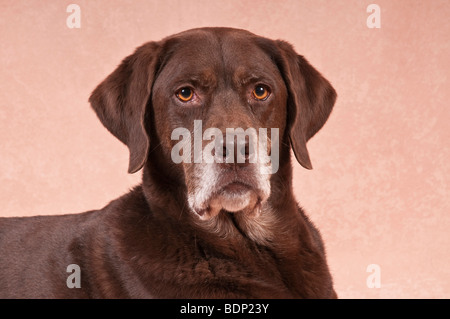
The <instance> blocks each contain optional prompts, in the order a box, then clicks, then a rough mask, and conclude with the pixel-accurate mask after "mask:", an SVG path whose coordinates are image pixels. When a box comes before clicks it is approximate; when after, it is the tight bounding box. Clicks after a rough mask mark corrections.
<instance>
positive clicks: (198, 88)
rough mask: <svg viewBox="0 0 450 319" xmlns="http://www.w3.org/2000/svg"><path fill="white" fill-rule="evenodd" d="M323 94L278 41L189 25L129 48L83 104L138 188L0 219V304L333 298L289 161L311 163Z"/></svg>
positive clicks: (319, 82) (328, 93)
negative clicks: (73, 209) (76, 210)
mask: <svg viewBox="0 0 450 319" xmlns="http://www.w3.org/2000/svg"><path fill="white" fill-rule="evenodd" d="M335 99H336V93H335V91H334V89H333V88H332V86H331V85H330V83H329V82H328V81H327V80H326V79H325V78H324V77H323V76H322V75H321V74H320V73H319V72H318V71H317V70H315V69H314V68H313V67H312V66H311V65H310V64H309V63H308V62H307V61H306V60H305V59H304V58H303V57H302V56H300V55H298V54H297V53H296V52H295V51H294V49H293V48H292V46H291V45H290V44H288V43H287V42H284V41H279V40H277V41H274V40H270V39H267V38H263V37H260V36H256V35H254V34H252V33H250V32H247V31H244V30H237V29H231V28H201V29H194V30H189V31H185V32H182V33H179V34H176V35H173V36H170V37H167V38H165V39H163V40H162V41H159V42H149V43H146V44H144V45H142V46H141V47H139V48H137V49H136V51H135V52H134V53H133V54H132V55H130V56H128V57H127V58H125V59H124V60H123V61H122V63H121V64H120V65H119V66H118V67H117V69H116V70H115V71H114V72H113V73H112V74H110V75H109V76H108V77H107V78H106V79H105V80H104V81H103V82H102V83H100V85H99V86H98V87H97V88H96V89H95V90H94V91H93V93H92V95H91V97H90V99H89V101H90V103H91V105H92V108H93V109H94V111H95V112H96V113H97V115H98V117H99V119H100V121H101V122H102V123H103V125H104V126H105V127H106V128H107V129H108V130H109V131H110V132H111V133H112V134H113V135H114V136H116V137H117V138H118V139H119V140H120V141H122V142H123V143H125V144H126V145H127V147H128V149H129V151H130V160H129V169H128V171H129V173H134V172H137V171H138V170H140V169H141V168H143V180H142V184H141V185H139V186H137V187H135V188H134V189H133V190H131V191H130V192H129V193H127V194H126V195H124V196H122V197H120V198H118V199H116V200H114V201H112V202H111V203H109V204H108V205H107V206H106V207H104V208H103V209H100V210H96V211H89V212H85V213H83V214H73V215H63V216H36V217H27V218H2V219H0V255H1V257H0V296H1V297H4V298H5V297H6V298H24V297H25V298H335V297H336V293H335V291H334V289H333V283H332V278H331V275H330V272H329V269H328V266H327V262H326V257H325V251H324V245H323V242H322V239H321V236H320V234H319V232H318V230H317V229H316V228H315V227H314V225H313V224H312V223H311V221H310V220H309V219H308V217H307V216H306V214H305V213H304V211H303V210H302V209H301V208H300V207H299V206H298V204H297V202H296V200H295V199H294V196H293V192H292V164H291V158H290V150H291V148H292V150H293V153H294V155H295V158H296V159H297V161H298V162H299V163H300V164H301V165H302V166H303V167H305V168H307V169H311V168H312V167H311V161H310V157H309V155H308V151H307V148H306V142H307V141H308V140H309V139H310V138H311V137H312V136H313V135H314V134H315V133H316V132H317V131H318V130H319V129H320V128H321V127H322V126H323V125H324V123H325V121H326V120H327V118H328V116H329V114H330V112H331V109H332V107H333V104H334V102H335ZM269 133H270V134H269ZM256 140H257V141H258V143H256V142H255V141H256ZM219 142H220V143H219ZM202 152H203V153H202ZM202 154H203V155H202ZM252 159H253V161H252Z"/></svg>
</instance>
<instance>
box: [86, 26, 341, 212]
mask: <svg viewBox="0 0 450 319" xmlns="http://www.w3.org/2000/svg"><path fill="white" fill-rule="evenodd" d="M335 98H336V93H335V91H334V89H333V88H332V86H331V85H330V83H329V82H328V81H327V80H326V79H325V78H324V77H323V76H322V75H321V74H320V73H319V72H318V71H317V70H315V69H314V68H313V67H312V66H311V65H310V64H309V63H308V62H307V61H306V60H305V59H304V58H303V57H302V56H300V55H298V54H297V53H296V52H295V51H294V50H293V48H292V46H291V45H289V44H288V43H286V42H284V41H273V40H269V39H266V38H263V37H259V36H256V35H254V34H252V33H250V32H247V31H244V30H236V29H228V28H203V29H195V30H190V31H186V32H183V33H180V34H177V35H174V36H171V37H168V38H166V39H163V40H162V41H160V42H149V43H146V44H144V45H143V46H141V47H139V48H138V49H137V50H136V51H135V52H134V54H132V55H130V56H129V57H127V58H125V59H124V60H123V62H122V63H121V64H120V65H119V67H118V68H117V69H116V70H115V71H114V72H113V73H112V74H111V75H109V76H108V77H107V78H106V79H105V80H104V81H103V82H102V83H101V84H100V85H99V86H98V87H97V88H96V89H95V90H94V92H93V93H92V95H91V97H90V100H89V101H90V102H91V104H92V107H93V109H94V110H95V112H96V113H97V115H98V117H99V118H100V120H101V121H102V123H103V124H104V125H105V126H106V128H107V129H108V130H109V131H110V132H111V133H112V134H114V135H115V136H116V137H117V138H118V139H120V140H121V141H122V142H123V143H125V144H126V145H127V146H128V148H129V151H130V161H129V169H128V171H129V172H130V173H134V172H136V171H138V170H139V169H141V168H142V167H143V166H144V164H145V163H146V162H148V161H152V160H153V159H154V160H155V161H158V162H159V163H160V164H161V163H162V164H161V165H160V167H161V172H160V173H161V174H160V175H161V176H163V175H164V174H165V173H166V174H167V175H171V176H178V177H179V180H182V184H183V185H184V186H185V188H184V190H185V198H186V200H187V203H188V205H189V207H190V208H191V210H192V211H193V212H195V213H196V214H197V215H198V216H199V217H200V218H201V219H209V218H211V217H213V216H216V215H217V214H218V213H219V212H220V211H222V210H224V211H228V212H244V213H246V214H256V215H257V214H258V212H259V209H260V207H261V205H262V204H263V203H264V202H265V201H266V200H267V199H268V198H269V196H270V194H271V176H272V174H277V170H278V168H279V166H280V163H281V165H284V163H285V162H287V163H289V160H288V159H286V152H285V151H283V150H285V149H286V148H287V149H289V146H291V147H292V150H293V152H294V154H295V157H296V159H297V160H298V162H299V163H300V164H301V165H302V166H303V167H305V168H308V169H311V168H312V166H311V161H310V157H309V154H308V151H307V148H306V142H307V141H308V140H309V139H310V138H311V137H312V136H313V135H314V134H315V133H316V132H317V131H318V130H319V129H320V128H321V127H322V126H323V125H324V123H325V121H326V120H327V118H328V116H329V114H330V112H331V109H332V107H333V105H334V102H335ZM287 153H289V151H288V152H287ZM280 156H281V158H280ZM287 157H289V156H287ZM155 165H156V164H155ZM162 167H164V169H162ZM162 178H163V177H162Z"/></svg>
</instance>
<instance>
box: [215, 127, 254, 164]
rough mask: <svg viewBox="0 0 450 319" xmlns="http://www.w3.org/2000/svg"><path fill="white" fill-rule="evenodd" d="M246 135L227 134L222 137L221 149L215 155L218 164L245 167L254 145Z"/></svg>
mask: <svg viewBox="0 0 450 319" xmlns="http://www.w3.org/2000/svg"><path fill="white" fill-rule="evenodd" d="M250 139H251V137H250V136H249V135H246V134H239V133H235V134H227V135H225V136H224V137H223V144H222V147H219V148H218V152H217V153H216V154H215V156H216V158H217V159H218V160H219V162H222V163H224V164H227V165H228V164H229V165H242V166H244V165H247V164H249V163H250V159H251V156H252V155H253V152H254V148H255V147H254V145H253V144H254V143H251V142H253V141H250Z"/></svg>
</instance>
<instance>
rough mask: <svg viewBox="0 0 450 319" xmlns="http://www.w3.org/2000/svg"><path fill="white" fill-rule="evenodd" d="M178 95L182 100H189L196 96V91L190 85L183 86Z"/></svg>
mask: <svg viewBox="0 0 450 319" xmlns="http://www.w3.org/2000/svg"><path fill="white" fill-rule="evenodd" d="M177 97H178V99H179V100H180V101H181V102H189V101H190V100H192V98H193V97H194V91H193V90H192V89H191V88H188V87H184V88H181V89H179V90H178V92H177Z"/></svg>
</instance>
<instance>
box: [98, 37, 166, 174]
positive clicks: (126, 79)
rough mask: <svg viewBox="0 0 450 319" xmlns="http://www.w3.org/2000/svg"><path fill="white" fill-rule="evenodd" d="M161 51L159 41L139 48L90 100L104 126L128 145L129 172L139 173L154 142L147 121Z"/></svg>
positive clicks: (103, 83) (99, 87)
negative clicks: (148, 106) (146, 128)
mask: <svg viewBox="0 0 450 319" xmlns="http://www.w3.org/2000/svg"><path fill="white" fill-rule="evenodd" d="M159 51H160V47H159V45H158V44H157V43H156V42H149V43H146V44H144V45H142V46H141V47H139V48H137V49H136V51H135V52H134V53H133V54H132V55H130V56H128V57H126V58H125V59H124V60H123V61H122V63H121V64H120V65H119V66H118V67H117V69H116V70H115V71H114V72H113V73H111V74H110V75H109V76H108V77H107V78H106V79H105V80H104V81H103V82H102V83H100V84H99V85H98V86H97V88H96V89H95V90H94V91H93V92H92V94H91V96H90V98H89V102H90V103H91V106H92V108H93V109H94V111H95V112H96V113H97V116H98V118H99V119H100V121H101V122H102V123H103V125H104V126H105V127H106V128H107V129H108V130H109V131H110V132H111V133H112V134H113V135H114V136H115V137H117V138H118V139H119V140H120V141H122V142H123V143H124V144H125V145H127V147H128V149H129V151H130V161H129V165H128V173H135V172H137V171H138V170H139V169H141V168H142V166H144V164H145V161H146V159H147V155H148V150H149V146H150V140H149V136H148V134H147V132H146V130H145V126H144V120H145V113H146V105H147V102H148V101H149V98H150V94H151V90H152V85H153V79H154V75H155V73H156V65H157V61H158V56H159ZM146 124H147V123H146Z"/></svg>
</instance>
